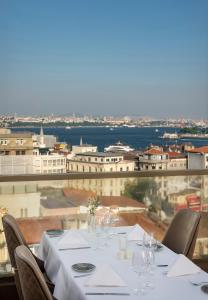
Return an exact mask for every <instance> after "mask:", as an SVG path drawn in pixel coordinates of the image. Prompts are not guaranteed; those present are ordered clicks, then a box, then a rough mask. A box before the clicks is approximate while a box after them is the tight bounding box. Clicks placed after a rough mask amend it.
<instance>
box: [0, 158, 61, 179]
mask: <svg viewBox="0 0 208 300" xmlns="http://www.w3.org/2000/svg"><path fill="white" fill-rule="evenodd" d="M41 173H43V174H54V173H56V174H57V173H66V158H65V157H64V156H63V155H59V154H55V155H18V156H17V155H2V156H0V175H18V174H41Z"/></svg>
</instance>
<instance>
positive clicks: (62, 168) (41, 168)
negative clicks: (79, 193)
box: [32, 154, 66, 174]
mask: <svg viewBox="0 0 208 300" xmlns="http://www.w3.org/2000/svg"><path fill="white" fill-rule="evenodd" d="M32 161H33V173H35V174H38V173H39V174H41V173H43V174H60V173H66V157H65V156H64V155H59V154H46V155H37V156H33V160H32Z"/></svg>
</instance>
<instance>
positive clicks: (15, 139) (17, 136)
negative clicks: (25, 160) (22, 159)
mask: <svg viewBox="0 0 208 300" xmlns="http://www.w3.org/2000/svg"><path fill="white" fill-rule="evenodd" d="M32 154H33V138H32V133H25V132H11V130H10V129H5V128H1V129H0V155H32Z"/></svg>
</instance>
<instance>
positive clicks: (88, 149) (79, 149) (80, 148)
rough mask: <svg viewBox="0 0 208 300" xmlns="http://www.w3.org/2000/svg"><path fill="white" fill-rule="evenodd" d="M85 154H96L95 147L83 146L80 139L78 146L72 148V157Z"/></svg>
mask: <svg viewBox="0 0 208 300" xmlns="http://www.w3.org/2000/svg"><path fill="white" fill-rule="evenodd" d="M85 152H97V146H93V145H89V144H83V142H82V138H80V144H79V145H74V146H72V155H76V154H79V153H85Z"/></svg>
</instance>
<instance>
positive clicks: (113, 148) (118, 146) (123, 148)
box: [104, 141, 134, 152]
mask: <svg viewBox="0 0 208 300" xmlns="http://www.w3.org/2000/svg"><path fill="white" fill-rule="evenodd" d="M104 151H105V152H130V151H134V148H131V147H130V146H128V145H124V144H123V143H121V142H120V141H118V142H117V143H115V144H114V145H110V146H108V147H105V148H104Z"/></svg>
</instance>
